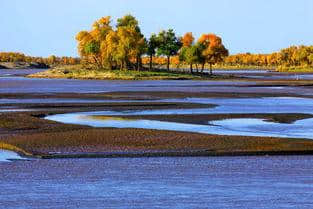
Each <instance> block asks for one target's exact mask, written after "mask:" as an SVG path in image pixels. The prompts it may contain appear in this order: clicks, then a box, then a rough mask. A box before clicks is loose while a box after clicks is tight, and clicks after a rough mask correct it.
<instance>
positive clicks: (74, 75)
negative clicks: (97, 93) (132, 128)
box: [28, 65, 208, 80]
mask: <svg viewBox="0 0 313 209" xmlns="http://www.w3.org/2000/svg"><path fill="white" fill-rule="evenodd" d="M28 77H33V78H34V77H35V78H67V79H98V80H193V79H195V80H201V79H207V78H208V77H207V76H201V75H198V74H197V75H192V74H188V73H176V72H167V71H136V70H112V71H108V70H101V69H92V68H88V67H84V66H82V65H72V66H62V67H57V68H54V69H50V70H47V71H44V72H39V73H35V74H32V75H29V76H28Z"/></svg>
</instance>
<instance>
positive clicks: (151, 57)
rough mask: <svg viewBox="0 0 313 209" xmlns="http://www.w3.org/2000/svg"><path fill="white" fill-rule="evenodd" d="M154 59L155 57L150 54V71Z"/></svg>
mask: <svg viewBox="0 0 313 209" xmlns="http://www.w3.org/2000/svg"><path fill="white" fill-rule="evenodd" d="M152 59H153V56H152V54H150V70H152Z"/></svg>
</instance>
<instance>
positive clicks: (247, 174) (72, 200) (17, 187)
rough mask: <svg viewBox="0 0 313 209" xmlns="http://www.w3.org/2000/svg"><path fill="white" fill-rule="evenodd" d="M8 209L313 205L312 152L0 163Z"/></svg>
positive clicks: (0, 199) (0, 200)
mask: <svg viewBox="0 0 313 209" xmlns="http://www.w3.org/2000/svg"><path fill="white" fill-rule="evenodd" d="M0 170H1V178H0V184H1V188H2V189H1V190H0V205H1V207H2V208H6V209H10V208H165V209H166V208H169V209H175V208H179V209H180V208H214V209H215V208H218V209H220V208H234V209H237V208H238V209H242V208H267V209H271V208H304V209H306V208H307V209H309V208H310V209H311V208H312V207H313V181H312V173H313V157H312V156H284V157H283V156H282V157H280V156H276V157H221V158H215V157H212V158H205V157H196V158H187V157H186V158H120V159H66V160H33V161H30V162H14V163H5V164H3V163H0Z"/></svg>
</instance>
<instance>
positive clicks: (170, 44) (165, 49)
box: [157, 29, 182, 71]
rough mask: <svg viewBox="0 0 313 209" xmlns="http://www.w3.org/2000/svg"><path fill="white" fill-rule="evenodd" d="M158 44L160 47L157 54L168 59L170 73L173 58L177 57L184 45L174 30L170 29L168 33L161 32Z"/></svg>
mask: <svg viewBox="0 0 313 209" xmlns="http://www.w3.org/2000/svg"><path fill="white" fill-rule="evenodd" d="M158 43H159V46H158V48H157V54H158V55H164V56H166V57H167V70H168V71H169V70H170V59H171V56H174V55H177V53H178V50H179V49H180V48H181V46H182V43H181V41H180V39H179V38H178V37H177V36H176V35H175V32H174V30H172V29H169V30H168V31H164V30H163V31H161V32H160V33H159V34H158Z"/></svg>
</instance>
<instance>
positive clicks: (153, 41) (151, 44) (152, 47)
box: [147, 34, 159, 70]
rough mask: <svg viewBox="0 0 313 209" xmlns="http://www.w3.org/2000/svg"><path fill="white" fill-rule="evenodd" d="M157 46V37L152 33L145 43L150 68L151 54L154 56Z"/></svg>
mask: <svg viewBox="0 0 313 209" xmlns="http://www.w3.org/2000/svg"><path fill="white" fill-rule="evenodd" d="M158 46H159V41H158V37H157V36H156V35H155V34H152V35H151V36H150V38H149V40H148V43H147V54H148V55H149V57H150V61H149V64H150V65H149V66H150V67H149V68H150V70H152V59H153V56H155V53H156V49H157V48H158Z"/></svg>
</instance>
